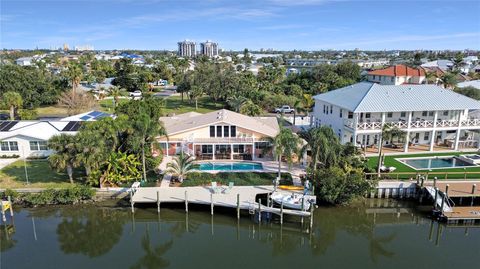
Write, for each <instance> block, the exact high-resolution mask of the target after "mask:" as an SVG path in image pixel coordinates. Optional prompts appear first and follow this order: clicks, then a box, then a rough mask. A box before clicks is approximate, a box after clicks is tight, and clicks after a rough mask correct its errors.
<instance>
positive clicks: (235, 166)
mask: <svg viewBox="0 0 480 269" xmlns="http://www.w3.org/2000/svg"><path fill="white" fill-rule="evenodd" d="M194 169H197V170H200V171H255V170H263V165H262V164H261V163H251V162H228V163H215V162H207V163H199V164H196V165H195V166H194Z"/></svg>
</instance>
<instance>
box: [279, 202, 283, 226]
mask: <svg viewBox="0 0 480 269" xmlns="http://www.w3.org/2000/svg"><path fill="white" fill-rule="evenodd" d="M280 224H283V201H282V202H281V203H280Z"/></svg>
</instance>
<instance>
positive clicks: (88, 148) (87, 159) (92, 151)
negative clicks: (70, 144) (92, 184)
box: [76, 130, 110, 176]
mask: <svg viewBox="0 0 480 269" xmlns="http://www.w3.org/2000/svg"><path fill="white" fill-rule="evenodd" d="M77 149H78V154H77V157H76V158H77V160H78V161H79V163H81V164H83V166H84V167H85V174H86V175H87V176H89V175H90V173H91V171H92V170H95V171H97V170H98V169H99V168H100V166H101V165H103V163H104V162H105V160H106V157H107V156H106V155H108V154H106V152H108V151H109V150H110V149H107V147H106V139H105V137H103V136H102V135H101V134H100V133H99V132H96V131H90V130H82V131H80V132H79V133H78V134H77Z"/></svg>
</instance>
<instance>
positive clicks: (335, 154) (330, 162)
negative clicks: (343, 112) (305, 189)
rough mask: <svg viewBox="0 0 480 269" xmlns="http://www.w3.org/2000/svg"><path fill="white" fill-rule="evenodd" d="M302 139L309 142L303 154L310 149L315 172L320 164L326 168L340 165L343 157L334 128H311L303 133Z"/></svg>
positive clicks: (304, 147)
mask: <svg viewBox="0 0 480 269" xmlns="http://www.w3.org/2000/svg"><path fill="white" fill-rule="evenodd" d="M300 137H301V138H303V139H304V140H305V141H306V142H307V144H306V145H304V146H303V148H302V153H303V152H305V151H306V150H308V149H310V152H311V158H312V162H311V164H310V165H311V168H312V170H313V171H314V172H315V171H316V170H317V164H318V163H321V164H322V166H323V167H325V168H328V167H331V166H335V165H338V163H339V159H340V157H341V156H340V154H341V145H340V141H339V139H338V136H337V135H336V134H335V133H334V132H333V130H332V128H329V127H327V126H321V127H317V128H310V129H309V130H308V131H306V132H303V133H301V134H300Z"/></svg>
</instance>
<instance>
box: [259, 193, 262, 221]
mask: <svg viewBox="0 0 480 269" xmlns="http://www.w3.org/2000/svg"><path fill="white" fill-rule="evenodd" d="M261 221H262V199H258V223H259V224H260V222H261Z"/></svg>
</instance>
